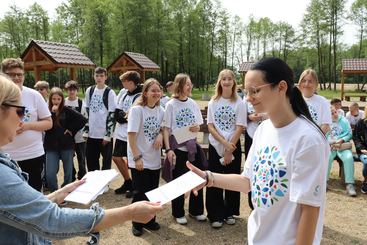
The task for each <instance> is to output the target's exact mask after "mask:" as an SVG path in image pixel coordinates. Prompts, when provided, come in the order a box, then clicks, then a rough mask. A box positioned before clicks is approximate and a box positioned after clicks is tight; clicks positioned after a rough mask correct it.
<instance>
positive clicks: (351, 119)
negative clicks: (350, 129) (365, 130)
mask: <svg viewBox="0 0 367 245" xmlns="http://www.w3.org/2000/svg"><path fill="white" fill-rule="evenodd" d="M364 117H365V115H364V111H362V110H358V116H356V117H355V116H353V115H352V114H351V113H350V111H348V112H347V115H346V116H345V118H347V120H348V122H349V124H350V125H351V126H355V125H356V124H357V122H358V121H359V120H360V119H364Z"/></svg>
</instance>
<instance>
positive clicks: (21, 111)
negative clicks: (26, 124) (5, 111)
mask: <svg viewBox="0 0 367 245" xmlns="http://www.w3.org/2000/svg"><path fill="white" fill-rule="evenodd" d="M2 105H4V106H10V107H15V108H17V109H16V113H17V115H18V117H19V119H22V118H23V117H24V114H25V106H20V105H11V104H7V103H3V104H2Z"/></svg>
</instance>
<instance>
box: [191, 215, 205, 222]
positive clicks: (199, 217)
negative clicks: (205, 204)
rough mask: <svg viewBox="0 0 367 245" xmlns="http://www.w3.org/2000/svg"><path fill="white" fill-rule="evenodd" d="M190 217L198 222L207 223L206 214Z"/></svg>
mask: <svg viewBox="0 0 367 245" xmlns="http://www.w3.org/2000/svg"><path fill="white" fill-rule="evenodd" d="M190 217H192V218H194V219H196V220H197V221H206V216H205V215H204V214H200V215H191V214H190Z"/></svg>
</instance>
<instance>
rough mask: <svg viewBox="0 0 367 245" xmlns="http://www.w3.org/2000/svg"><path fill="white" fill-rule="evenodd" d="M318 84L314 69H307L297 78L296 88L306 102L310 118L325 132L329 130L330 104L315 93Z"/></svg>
mask: <svg viewBox="0 0 367 245" xmlns="http://www.w3.org/2000/svg"><path fill="white" fill-rule="evenodd" d="M318 84H319V79H318V77H317V73H316V71H314V70H312V69H307V70H304V71H303V72H302V74H301V76H300V78H299V81H298V88H299V90H300V91H301V93H302V95H303V98H304V99H305V101H306V103H307V106H308V109H309V111H310V114H311V117H312V119H313V120H314V122H315V123H316V124H317V125H319V126H320V128H321V130H322V132H324V134H326V133H327V132H329V131H330V125H331V112H330V104H329V102H328V101H327V100H326V99H325V98H324V97H322V96H320V95H317V94H315V93H316V90H317V86H318Z"/></svg>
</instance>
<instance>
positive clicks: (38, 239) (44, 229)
mask: <svg viewBox="0 0 367 245" xmlns="http://www.w3.org/2000/svg"><path fill="white" fill-rule="evenodd" d="M27 180H28V175H27V174H26V173H23V172H22V171H21V169H20V168H19V166H18V164H17V163H16V162H15V161H13V160H11V159H10V158H9V156H8V155H7V154H5V153H3V152H1V151H0V182H1V185H0V195H1V198H0V243H1V244H37V245H38V244H51V241H50V240H48V239H64V238H69V237H74V236H88V235H92V234H90V233H91V230H92V229H93V227H94V226H95V225H96V224H97V223H98V222H99V221H100V220H101V219H102V217H103V215H104V211H103V209H102V208H100V207H99V206H98V204H94V205H92V207H91V208H90V209H71V208H60V207H59V206H58V205H57V204H55V203H53V202H51V201H50V200H49V199H47V197H46V196H44V195H43V194H42V193H40V192H38V191H36V190H35V189H33V188H32V187H31V186H29V185H28V183H27Z"/></svg>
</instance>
